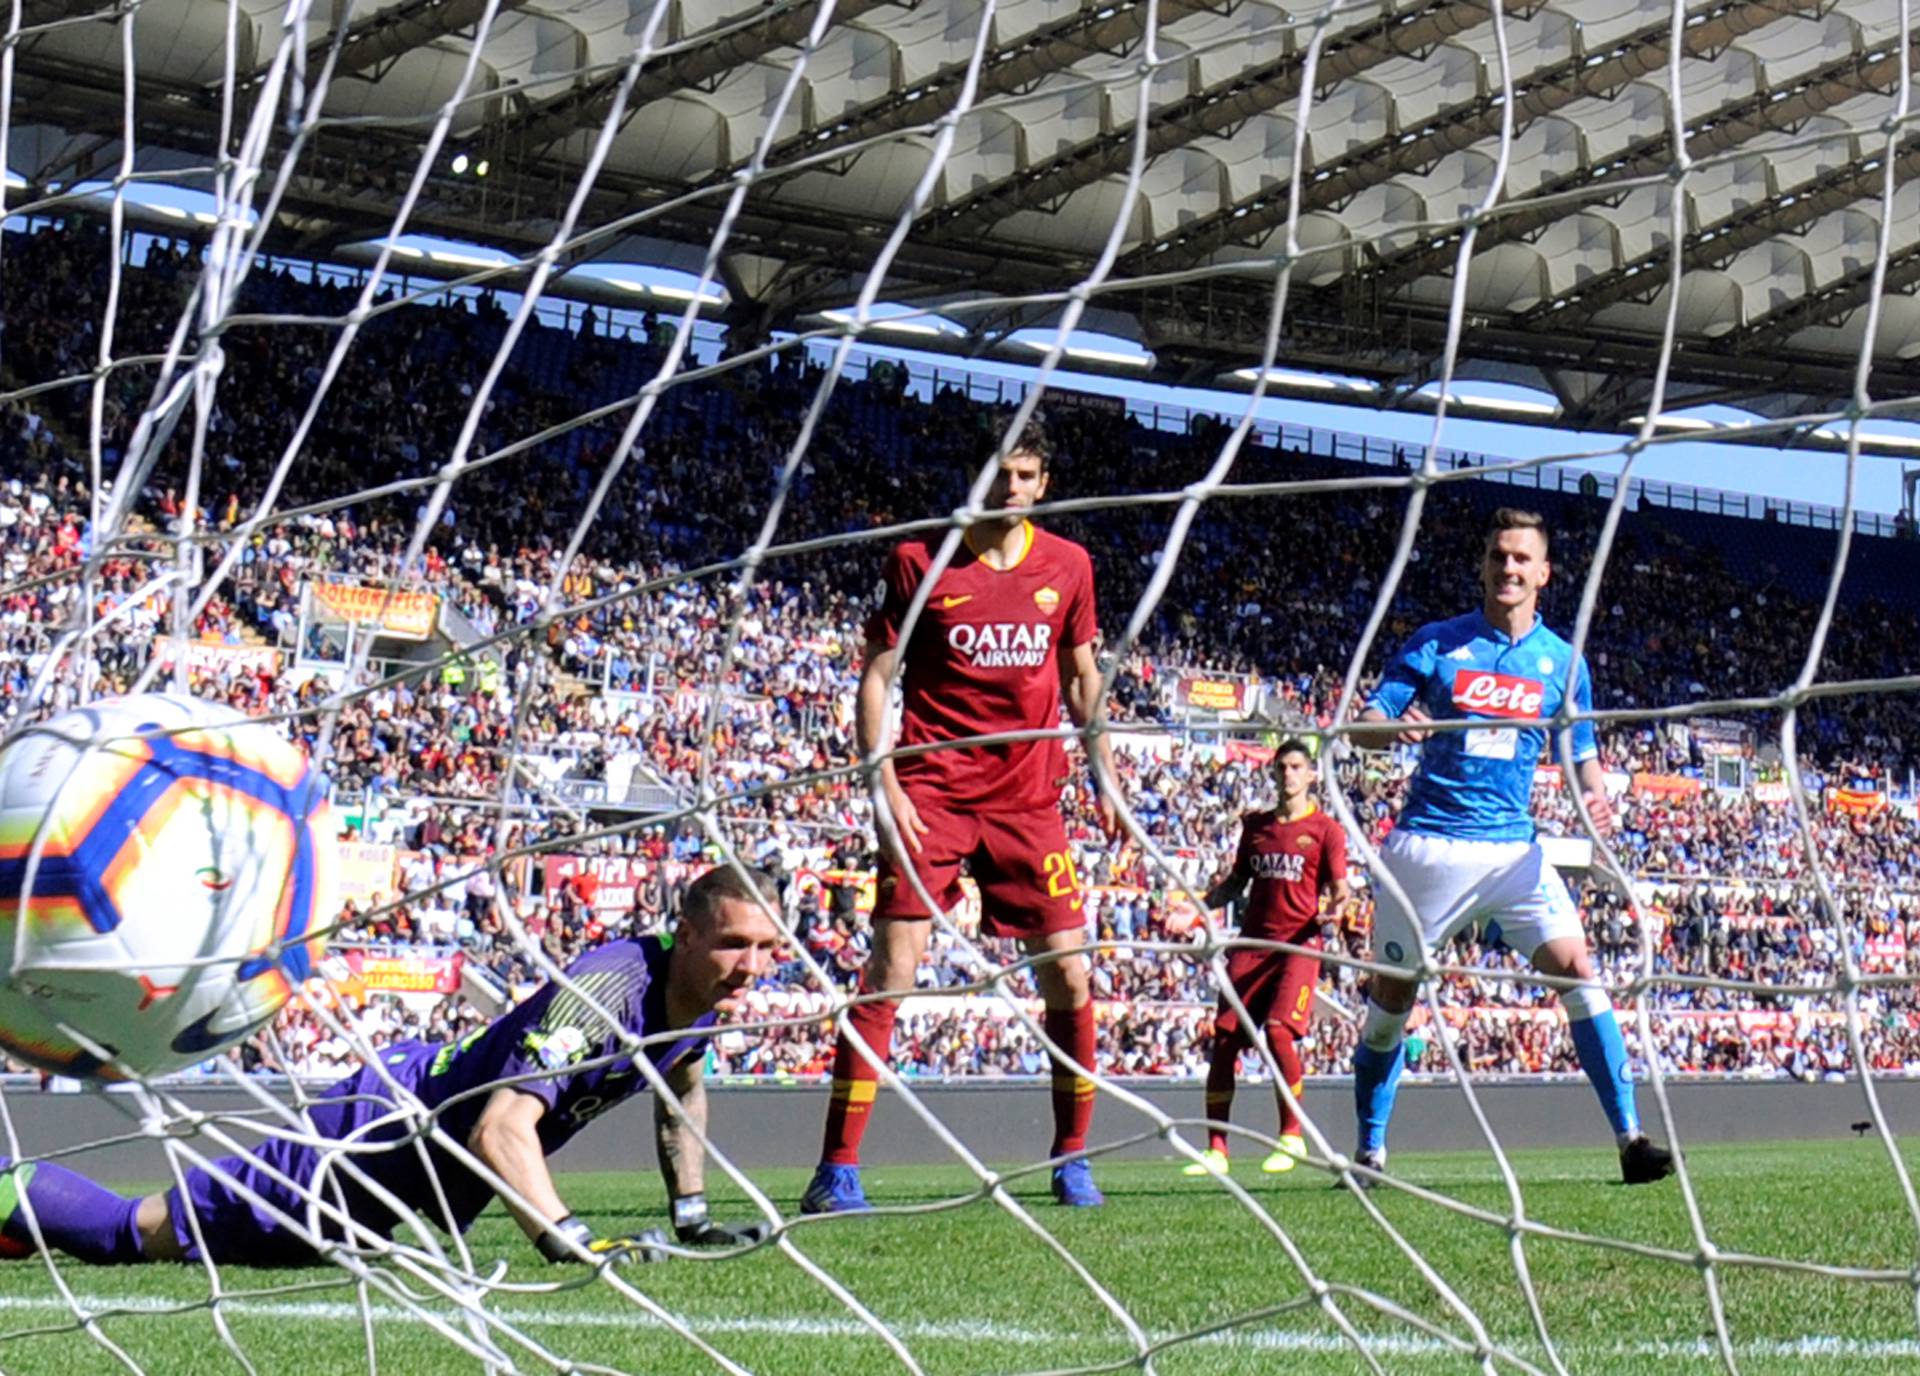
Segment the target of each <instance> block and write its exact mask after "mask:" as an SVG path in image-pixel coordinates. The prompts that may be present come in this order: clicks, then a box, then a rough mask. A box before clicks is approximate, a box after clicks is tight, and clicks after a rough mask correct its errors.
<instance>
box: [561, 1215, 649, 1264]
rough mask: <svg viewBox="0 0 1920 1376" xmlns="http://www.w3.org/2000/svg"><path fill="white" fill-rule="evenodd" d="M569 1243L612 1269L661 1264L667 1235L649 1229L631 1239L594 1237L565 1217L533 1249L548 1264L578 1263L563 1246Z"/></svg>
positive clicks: (570, 1251)
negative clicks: (549, 1262)
mask: <svg viewBox="0 0 1920 1376" xmlns="http://www.w3.org/2000/svg"><path fill="white" fill-rule="evenodd" d="M569 1242H571V1243H574V1244H576V1245H577V1246H579V1247H580V1248H581V1249H582V1250H583V1251H585V1252H586V1253H587V1254H588V1255H589V1256H591V1257H593V1258H594V1259H595V1260H596V1261H598V1260H600V1259H602V1258H604V1259H606V1260H609V1261H611V1262H612V1263H613V1264H614V1265H616V1266H629V1265H633V1264H635V1263H640V1262H649V1261H661V1260H663V1259H664V1258H665V1257H666V1252H665V1251H664V1250H662V1249H664V1248H665V1247H666V1245H667V1235H666V1234H665V1233H663V1232H661V1231H660V1230H659V1229H658V1228H649V1229H647V1230H646V1231H645V1232H643V1233H640V1234H638V1235H637V1236H634V1237H595V1236H594V1235H593V1229H591V1228H589V1227H588V1226H587V1225H586V1224H585V1223H583V1222H581V1221H580V1220H579V1219H577V1218H575V1217H574V1216H573V1215H572V1214H568V1215H567V1216H566V1217H565V1218H563V1219H560V1220H559V1221H557V1222H554V1223H549V1224H548V1225H547V1230H546V1231H545V1232H544V1233H542V1234H540V1240H539V1242H538V1243H537V1244H536V1245H537V1246H538V1247H539V1249H540V1255H541V1256H543V1257H545V1258H546V1259H547V1260H548V1261H551V1262H567V1261H578V1260H580V1258H579V1256H578V1254H577V1253H575V1252H574V1250H573V1248H572V1247H569V1246H568V1245H567V1244H568V1243H569Z"/></svg>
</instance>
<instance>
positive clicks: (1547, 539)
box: [1482, 506, 1553, 551]
mask: <svg viewBox="0 0 1920 1376" xmlns="http://www.w3.org/2000/svg"><path fill="white" fill-rule="evenodd" d="M1508 530H1537V531H1539V532H1540V543H1541V545H1543V546H1544V547H1545V548H1546V549H1548V550H1549V551H1551V550H1552V549H1553V534H1552V532H1550V531H1549V530H1548V529H1547V518H1546V517H1544V516H1542V515H1541V514H1540V513H1539V512H1537V511H1527V510H1525V509H1524V508H1522V507H1517V506H1503V507H1501V508H1500V509H1499V510H1498V511H1496V512H1494V513H1493V519H1492V520H1491V521H1488V522H1487V542H1486V544H1485V545H1484V546H1482V549H1483V550H1489V549H1492V548H1493V542H1494V541H1495V540H1497V539H1499V538H1500V534H1501V532H1502V531H1508Z"/></svg>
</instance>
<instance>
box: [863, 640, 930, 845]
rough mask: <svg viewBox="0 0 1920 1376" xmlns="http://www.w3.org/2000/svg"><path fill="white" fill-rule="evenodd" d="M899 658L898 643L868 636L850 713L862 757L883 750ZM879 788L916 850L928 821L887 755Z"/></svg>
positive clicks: (901, 837) (903, 833) (885, 742)
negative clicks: (894, 672)
mask: <svg viewBox="0 0 1920 1376" xmlns="http://www.w3.org/2000/svg"><path fill="white" fill-rule="evenodd" d="M899 659H900V648H899V646H897V645H882V644H880V642H879V641H877V640H875V639H873V638H872V637H871V636H869V637H868V639H867V660H866V663H865V664H863V665H862V666H861V668H860V696H859V700H858V702H857V703H856V706H855V711H854V716H853V728H854V738H855V740H856V741H857V742H858V744H859V747H860V754H861V757H862V758H865V757H866V756H867V755H868V754H869V753H870V752H872V751H874V750H876V749H884V748H885V747H886V745H887V744H888V735H889V732H888V729H887V728H888V726H889V725H890V724H891V723H890V721H889V718H890V716H891V714H892V711H893V700H892V699H893V670H894V666H895V665H896V664H897V663H898V661H899ZM880 787H881V788H882V789H884V790H885V791H886V795H887V807H888V809H889V810H890V811H891V812H892V813H893V820H894V823H895V825H897V826H898V827H899V828H900V839H901V840H903V841H905V842H906V843H907V845H908V846H909V847H910V848H911V849H913V850H915V851H918V850H919V849H920V838H921V837H922V836H925V835H926V834H927V824H926V823H925V822H923V821H921V820H920V814H919V812H918V811H916V810H915V808H914V806H913V800H912V799H911V798H909V797H907V791H906V790H905V789H904V788H902V787H900V777H899V775H898V774H896V773H895V772H894V768H893V760H892V759H891V758H890V757H889V758H887V759H883V760H882V761H880Z"/></svg>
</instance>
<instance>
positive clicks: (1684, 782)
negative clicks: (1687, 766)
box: [1633, 774, 1704, 798]
mask: <svg viewBox="0 0 1920 1376" xmlns="http://www.w3.org/2000/svg"><path fill="white" fill-rule="evenodd" d="M1703 787H1704V785H1703V784H1702V783H1701V782H1700V780H1698V779H1690V778H1688V777H1687V776H1686V775H1684V774H1636V775H1634V776H1633V791H1634V792H1635V793H1640V794H1646V795H1649V796H1651V797H1655V798H1692V797H1695V796H1696V795H1698V794H1699V792H1700V790H1701V788H1703Z"/></svg>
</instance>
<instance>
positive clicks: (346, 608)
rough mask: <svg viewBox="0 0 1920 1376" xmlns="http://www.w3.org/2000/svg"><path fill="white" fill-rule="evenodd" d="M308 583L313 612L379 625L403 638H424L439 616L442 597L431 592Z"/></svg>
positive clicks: (385, 632) (331, 618)
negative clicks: (311, 593) (311, 595)
mask: <svg viewBox="0 0 1920 1376" xmlns="http://www.w3.org/2000/svg"><path fill="white" fill-rule="evenodd" d="M307 586H308V587H309V588H310V589H311V590H312V592H313V607H314V614H315V615H316V616H317V617H319V618H320V619H321V620H327V621H345V622H347V623H348V624H349V625H354V626H378V627H379V628H380V631H381V634H383V635H390V636H395V637H397V638H399V639H401V640H425V639H426V638H427V637H428V636H430V635H432V634H433V628H434V625H435V623H436V622H437V621H438V619H439V616H440V599H439V598H438V597H436V596H434V595H433V594H432V593H430V592H400V591H396V590H395V589H392V588H379V587H371V586H369V585H367V584H365V583H335V582H330V581H317V582H313V583H310V584H308V585H307Z"/></svg>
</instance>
